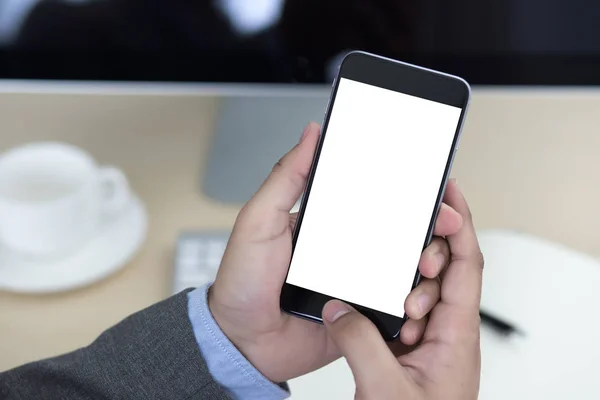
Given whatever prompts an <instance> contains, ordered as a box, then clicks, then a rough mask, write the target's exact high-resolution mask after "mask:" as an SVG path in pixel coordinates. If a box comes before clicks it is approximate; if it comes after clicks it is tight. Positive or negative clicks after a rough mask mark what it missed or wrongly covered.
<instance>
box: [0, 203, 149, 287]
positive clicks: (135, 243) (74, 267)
mask: <svg viewBox="0 0 600 400" xmlns="http://www.w3.org/2000/svg"><path fill="white" fill-rule="evenodd" d="M147 227H148V216H147V214H146V209H145V207H144V205H143V204H142V203H141V201H140V200H139V199H137V198H134V199H133V200H132V202H131V204H130V205H129V206H128V207H126V209H125V210H123V212H122V213H121V214H120V215H119V216H117V217H113V218H111V219H110V220H105V221H103V223H102V226H101V228H100V230H99V232H98V234H97V235H96V236H95V237H94V238H93V239H92V240H91V241H90V242H88V243H87V244H86V245H85V246H84V247H82V248H81V249H80V250H79V251H78V252H76V253H74V254H71V255H69V256H67V257H65V258H62V259H60V260H52V261H46V262H45V261H44V260H35V261H32V260H29V259H24V257H23V256H22V255H18V254H15V253H12V252H10V251H9V250H7V249H5V248H0V290H8V291H11V292H19V293H53V292H60V291H65V290H71V289H75V288H80V287H82V286H86V285H89V284H91V283H94V282H97V281H99V280H102V279H104V278H106V277H108V276H109V275H111V274H113V273H115V272H116V271H118V270H119V269H121V268H123V267H124V266H125V265H126V264H127V263H128V261H129V260H130V259H131V258H132V257H133V256H134V254H135V253H136V252H137V250H138V249H139V248H140V247H141V245H142V243H143V242H144V239H145V237H146V232H147Z"/></svg>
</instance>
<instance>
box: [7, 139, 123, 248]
mask: <svg viewBox="0 0 600 400" xmlns="http://www.w3.org/2000/svg"><path fill="white" fill-rule="evenodd" d="M130 200H131V194H130V190H129V185H128V183H127V178H126V177H125V175H124V174H123V172H121V171H120V170H119V169H117V168H114V167H106V166H102V167H99V166H98V165H97V164H96V162H95V161H94V159H93V158H92V157H91V156H90V155H89V154H88V153H87V152H85V151H84V150H82V149H79V148H77V147H75V146H72V145H69V144H65V143H51V142H48V143H31V144H26V145H23V146H20V147H16V148H13V149H11V150H9V151H7V152H6V153H4V154H2V155H0V242H2V244H3V245H4V246H5V247H8V248H10V249H12V250H14V251H16V252H19V253H23V254H26V255H30V256H42V257H46V256H62V255H66V254H69V253H71V252H74V251H76V250H77V248H78V246H81V245H84V244H85V242H87V241H88V240H90V239H91V238H92V237H93V236H94V234H95V233H96V232H97V231H98V229H99V227H100V223H101V221H102V218H104V217H110V216H113V215H115V214H117V213H119V212H120V211H122V210H123V209H124V207H126V206H127V204H129V202H130Z"/></svg>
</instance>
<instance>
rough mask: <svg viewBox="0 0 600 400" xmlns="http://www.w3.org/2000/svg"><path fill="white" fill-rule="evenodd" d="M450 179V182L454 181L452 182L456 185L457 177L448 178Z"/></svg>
mask: <svg viewBox="0 0 600 400" xmlns="http://www.w3.org/2000/svg"><path fill="white" fill-rule="evenodd" d="M450 180H451V181H452V182H454V184H455V185H456V186H458V179H456V178H450Z"/></svg>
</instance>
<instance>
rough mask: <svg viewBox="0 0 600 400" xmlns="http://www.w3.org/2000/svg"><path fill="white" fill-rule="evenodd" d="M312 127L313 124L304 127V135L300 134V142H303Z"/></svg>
mask: <svg viewBox="0 0 600 400" xmlns="http://www.w3.org/2000/svg"><path fill="white" fill-rule="evenodd" d="M310 127H311V124H308V125H306V128H304V131H302V136H300V141H299V142H298V143H302V141H303V140H304V138H306V136H307V135H308V132H310Z"/></svg>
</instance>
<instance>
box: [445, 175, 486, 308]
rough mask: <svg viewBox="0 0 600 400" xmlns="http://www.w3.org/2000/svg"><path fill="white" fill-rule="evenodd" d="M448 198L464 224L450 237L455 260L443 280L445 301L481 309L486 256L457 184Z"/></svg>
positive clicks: (449, 189)
mask: <svg viewBox="0 0 600 400" xmlns="http://www.w3.org/2000/svg"><path fill="white" fill-rule="evenodd" d="M445 197H446V203H447V204H448V205H449V206H451V207H452V208H454V209H455V210H456V211H457V212H458V213H460V215H461V216H462V218H463V225H462V227H461V228H460V230H459V231H458V232H457V233H455V234H453V235H449V236H448V237H447V238H446V239H447V240H448V244H449V246H450V253H451V259H450V265H449V266H448V270H447V271H446V272H445V274H444V280H443V281H442V301H443V302H444V303H447V304H450V305H453V306H457V307H463V308H468V309H472V310H475V309H477V310H479V303H480V301H481V283H482V270H483V255H482V253H481V250H480V248H479V242H478V241H477V235H476V232H475V227H474V226H473V218H472V216H471V212H470V210H469V206H468V205H467V202H466V201H465V199H464V197H463V195H462V193H461V191H460V189H459V188H458V186H457V185H456V182H455V181H450V182H449V183H448V187H447V189H446V196H445Z"/></svg>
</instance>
